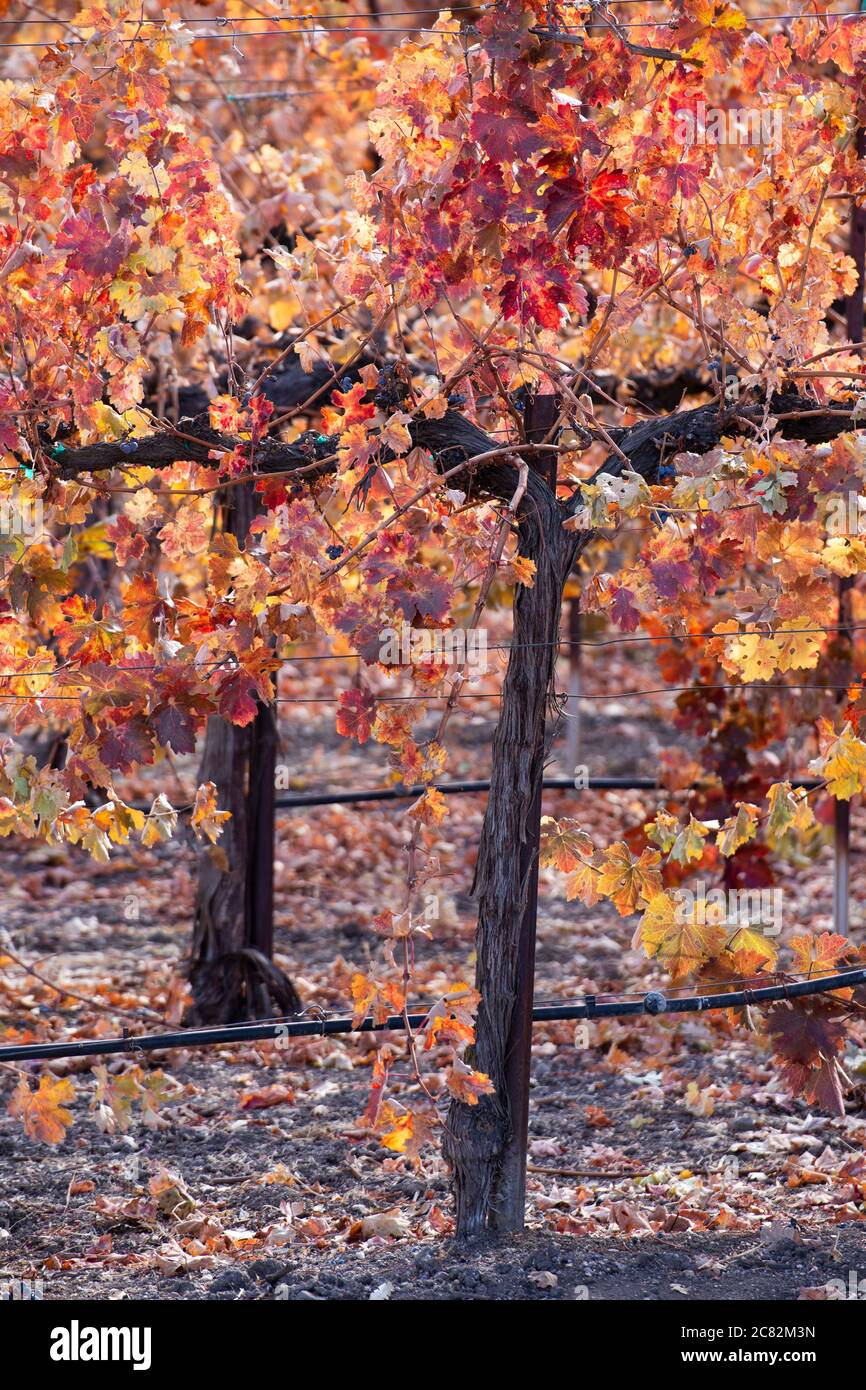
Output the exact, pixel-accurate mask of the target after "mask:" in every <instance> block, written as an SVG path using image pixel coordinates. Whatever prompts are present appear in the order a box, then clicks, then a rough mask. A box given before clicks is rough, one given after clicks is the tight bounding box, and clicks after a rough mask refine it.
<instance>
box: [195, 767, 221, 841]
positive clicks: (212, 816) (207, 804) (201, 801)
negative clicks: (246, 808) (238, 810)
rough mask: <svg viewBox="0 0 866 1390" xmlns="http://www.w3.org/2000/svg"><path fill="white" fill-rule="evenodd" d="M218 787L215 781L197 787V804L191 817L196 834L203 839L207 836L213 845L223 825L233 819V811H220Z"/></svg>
mask: <svg viewBox="0 0 866 1390" xmlns="http://www.w3.org/2000/svg"><path fill="white" fill-rule="evenodd" d="M216 798H217V789H216V785H215V784H214V783H213V782H204V783H203V784H202V785H201V786H200V787H198V788H197V789H196V794H195V804H194V806H193V809H192V815H191V817H190V824H191V825H192V828H193V830H194V831H195V832H196V835H197V836H198V837H199V839H201V838H202V837H203V836H205V835H206V836H207V838H208V839H209V840H210V842H211V844H212V845H215V844H216V842H217V840H218V839H219V837H220V835H221V834H222V831H223V825H224V824H225V822H226V821H227V820H231V811H218V810H217V804H216Z"/></svg>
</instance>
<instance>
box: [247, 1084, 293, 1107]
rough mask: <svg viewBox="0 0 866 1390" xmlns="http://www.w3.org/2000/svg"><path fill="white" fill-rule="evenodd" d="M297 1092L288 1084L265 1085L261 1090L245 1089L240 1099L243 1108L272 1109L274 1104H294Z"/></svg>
mask: <svg viewBox="0 0 866 1390" xmlns="http://www.w3.org/2000/svg"><path fill="white" fill-rule="evenodd" d="M294 1103H295V1093H294V1091H293V1090H291V1088H290V1087H288V1086H280V1085H276V1084H275V1085H273V1086H263V1087H262V1088H261V1090H259V1091H244V1092H243V1094H242V1095H241V1097H240V1100H239V1101H238V1105H239V1106H240V1108H241V1110H270V1109H271V1108H272V1107H273V1106H274V1105H294Z"/></svg>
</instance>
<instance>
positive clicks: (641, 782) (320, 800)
mask: <svg viewBox="0 0 866 1390" xmlns="http://www.w3.org/2000/svg"><path fill="white" fill-rule="evenodd" d="M541 785H542V790H543V791H575V792H576V791H636V792H637V791H658V790H660V784H659V781H658V778H656V777H588V778H587V779H586V785H585V786H583V785H581V786H580V787H576V786H575V781H574V778H573V777H545V779H544V781H543V782H542V784H541ZM823 785H824V779H822V778H820V777H797V778H792V779H791V786H792V787H799V788H804V789H807V790H811V791H814V790H815V789H816V788H817V787H821V786H823ZM489 790H490V782H489V781H485V780H483V779H482V780H475V781H467V782H440V783H439V785H438V786H427V787H425V786H415V787H376V788H372V789H371V790H369V791H357V792H350V791H345V792H340V793H339V794H337V795H335V794H333V793H323V792H298V793H297V794H296V795H295V796H278V797H277V798H276V800H275V802H274V805H275V806H276V807H277V809H278V810H280V811H286V810H292V809H297V808H298V807H302V806H342V805H355V804H357V803H358V802H363V801H414V800H415V799H416V798H417V797H419V796H423V794H424V793H425V792H428V791H437V792H441V793H442V794H443V795H444V796H466V795H470V794H472V793H474V792H487V791H489ZM683 790H684V791H685V790H691V788H683Z"/></svg>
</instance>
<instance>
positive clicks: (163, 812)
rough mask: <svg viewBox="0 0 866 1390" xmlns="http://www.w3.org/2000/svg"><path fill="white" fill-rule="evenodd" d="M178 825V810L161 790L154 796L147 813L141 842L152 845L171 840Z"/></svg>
mask: <svg viewBox="0 0 866 1390" xmlns="http://www.w3.org/2000/svg"><path fill="white" fill-rule="evenodd" d="M176 825H177V811H175V809H174V807H173V806H172V804H171V802H170V801H169V799H168V797H167V796H166V795H165V793H164V792H160V793H159V795H158V796H155V797H154V799H153V802H152V804H151V808H150V810H149V811H148V813H147V819H146V820H145V822H144V826H143V827H142V831H141V843H142V844H143V845H148V846H150V845H158V844H161V843H162V842H163V841H165V840H170V839H171V837H172V835H173V834H174V830H175V826H176Z"/></svg>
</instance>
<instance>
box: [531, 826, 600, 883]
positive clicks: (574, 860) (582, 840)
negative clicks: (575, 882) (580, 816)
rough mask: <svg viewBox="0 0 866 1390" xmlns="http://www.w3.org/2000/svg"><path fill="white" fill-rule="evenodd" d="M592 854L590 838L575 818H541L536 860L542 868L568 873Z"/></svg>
mask: <svg viewBox="0 0 866 1390" xmlns="http://www.w3.org/2000/svg"><path fill="white" fill-rule="evenodd" d="M591 854H592V840H591V839H590V838H589V836H588V835H587V833H586V831H585V830H582V829H581V828H580V826H579V824H578V822H577V821H575V820H568V819H564V820H560V821H555V820H554V819H553V817H552V816H542V818H541V847H540V850H539V857H538V862H539V864H540V865H541V866H542V868H546V869H558V870H559V872H560V873H563V874H569V873H571V872H572V871H573V870H574V869H577V868H578V867H579V866H580V865H581V864H582V863H583V862H584V860H585V859H586V858H587V857H588V856H589V855H591Z"/></svg>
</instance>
